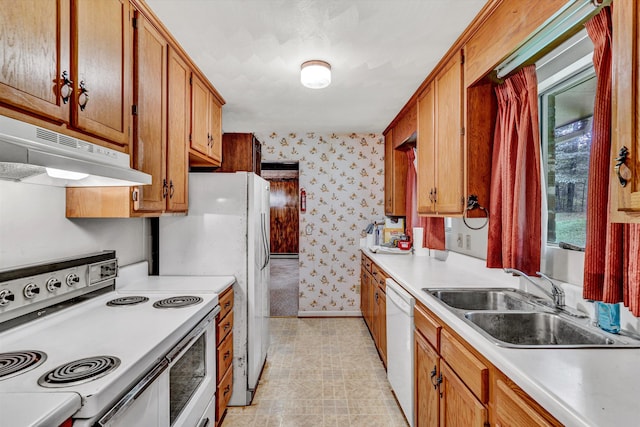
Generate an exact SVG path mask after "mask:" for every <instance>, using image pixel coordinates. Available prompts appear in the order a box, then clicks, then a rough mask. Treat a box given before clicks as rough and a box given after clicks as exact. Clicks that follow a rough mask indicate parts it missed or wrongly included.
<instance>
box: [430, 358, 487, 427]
mask: <svg viewBox="0 0 640 427" xmlns="http://www.w3.org/2000/svg"><path fill="white" fill-rule="evenodd" d="M440 372H441V375H442V383H441V384H440V393H441V396H440V427H484V425H485V423H486V422H487V421H488V418H487V408H485V407H484V406H483V405H482V403H480V401H479V400H478V399H477V398H476V397H475V396H474V395H473V393H472V392H471V391H470V390H469V389H468V388H467V386H466V385H465V384H464V383H463V382H462V380H461V379H460V378H459V377H458V376H457V375H456V373H455V372H454V371H453V370H452V369H451V368H450V367H449V365H447V364H446V363H444V362H443V363H441V364H440Z"/></svg>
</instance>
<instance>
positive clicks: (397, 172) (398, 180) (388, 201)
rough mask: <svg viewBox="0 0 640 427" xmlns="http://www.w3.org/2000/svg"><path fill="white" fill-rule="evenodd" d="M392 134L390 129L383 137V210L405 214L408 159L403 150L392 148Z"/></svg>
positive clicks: (390, 213) (394, 214)
mask: <svg viewBox="0 0 640 427" xmlns="http://www.w3.org/2000/svg"><path fill="white" fill-rule="evenodd" d="M393 135H394V132H393V129H392V130H390V131H389V132H388V133H387V134H386V135H385V138H384V212H385V214H386V215H388V216H405V215H406V193H407V167H408V160H407V155H406V154H405V152H404V151H400V150H396V149H394V147H393V146H394V139H393Z"/></svg>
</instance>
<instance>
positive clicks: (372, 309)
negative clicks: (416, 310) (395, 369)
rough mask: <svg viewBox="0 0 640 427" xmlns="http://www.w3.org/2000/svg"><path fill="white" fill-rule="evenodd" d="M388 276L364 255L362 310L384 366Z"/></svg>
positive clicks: (361, 281) (361, 280) (361, 284)
mask: <svg viewBox="0 0 640 427" xmlns="http://www.w3.org/2000/svg"><path fill="white" fill-rule="evenodd" d="M386 278H387V276H386V275H385V274H384V272H383V271H382V270H381V269H379V268H378V267H377V266H376V265H375V264H374V263H373V262H371V260H370V259H369V258H368V257H367V256H366V255H364V254H363V255H362V269H361V272H360V310H361V311H362V317H363V318H364V321H365V323H366V325H367V327H368V328H369V332H371V336H372V337H373V341H374V343H375V345H376V349H377V350H378V353H379V354H380V359H381V360H382V363H383V364H384V366H385V367H386V366H387V294H386V285H385V281H386Z"/></svg>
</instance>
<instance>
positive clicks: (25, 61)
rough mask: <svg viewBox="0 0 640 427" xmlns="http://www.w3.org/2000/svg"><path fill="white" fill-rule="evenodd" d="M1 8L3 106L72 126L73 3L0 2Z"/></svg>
mask: <svg viewBox="0 0 640 427" xmlns="http://www.w3.org/2000/svg"><path fill="white" fill-rule="evenodd" d="M0 8H1V9H2V13H0V51H1V52H2V57H3V62H2V67H0V102H2V103H3V104H6V105H9V106H11V107H15V108H18V109H20V110H26V111H29V112H31V113H34V114H37V115H39V116H44V117H47V118H49V119H53V120H55V121H57V122H67V123H68V122H69V118H70V116H69V114H70V112H69V105H70V104H69V102H70V100H71V94H70V93H69V89H70V84H69V86H65V84H64V78H63V74H64V75H65V76H66V77H67V78H68V79H70V80H71V79H73V76H72V75H71V68H70V66H71V64H70V53H69V49H70V46H71V42H70V37H69V31H70V28H71V27H70V11H71V9H70V6H69V0H20V1H16V0H0ZM66 95H68V96H69V97H68V98H66V97H65V96H66Z"/></svg>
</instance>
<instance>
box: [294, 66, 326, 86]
mask: <svg viewBox="0 0 640 427" xmlns="http://www.w3.org/2000/svg"><path fill="white" fill-rule="evenodd" d="M300 82H301V83H302V85H303V86H306V87H308V88H311V89H322V88H325V87H327V86H329V84H331V65H330V64H329V63H328V62H325V61H319V60H313V61H306V62H303V63H302V65H301V66H300Z"/></svg>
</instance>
